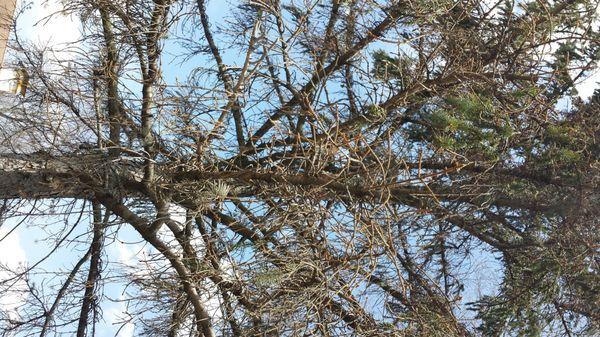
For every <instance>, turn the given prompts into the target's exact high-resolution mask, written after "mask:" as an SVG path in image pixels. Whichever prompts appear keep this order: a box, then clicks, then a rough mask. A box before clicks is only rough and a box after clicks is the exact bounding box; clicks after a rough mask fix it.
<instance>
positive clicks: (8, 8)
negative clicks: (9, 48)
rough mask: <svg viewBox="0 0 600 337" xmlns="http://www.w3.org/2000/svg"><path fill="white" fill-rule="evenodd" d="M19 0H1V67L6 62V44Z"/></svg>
mask: <svg viewBox="0 0 600 337" xmlns="http://www.w3.org/2000/svg"><path fill="white" fill-rule="evenodd" d="M16 4H17V0H0V65H2V62H3V61H4V53H5V52H6V43H7V42H8V35H9V33H10V27H11V25H12V18H13V15H14V13H15V7H16Z"/></svg>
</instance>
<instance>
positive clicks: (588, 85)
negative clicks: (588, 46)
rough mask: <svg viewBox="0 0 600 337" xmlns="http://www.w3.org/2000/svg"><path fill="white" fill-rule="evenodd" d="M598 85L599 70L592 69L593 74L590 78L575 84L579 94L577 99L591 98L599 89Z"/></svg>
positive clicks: (599, 80)
mask: <svg viewBox="0 0 600 337" xmlns="http://www.w3.org/2000/svg"><path fill="white" fill-rule="evenodd" d="M599 83H600V69H594V72H593V73H592V75H591V76H589V77H588V78H586V79H585V80H583V81H581V82H579V83H577V91H578V92H579V97H581V98H584V99H586V98H589V97H591V96H592V94H593V93H594V90H596V89H600V85H599Z"/></svg>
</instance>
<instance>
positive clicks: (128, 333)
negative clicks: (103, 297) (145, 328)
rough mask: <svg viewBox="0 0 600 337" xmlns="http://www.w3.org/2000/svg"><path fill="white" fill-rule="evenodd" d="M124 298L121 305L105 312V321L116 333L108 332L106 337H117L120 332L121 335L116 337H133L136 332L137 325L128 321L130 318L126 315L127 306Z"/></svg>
mask: <svg viewBox="0 0 600 337" xmlns="http://www.w3.org/2000/svg"><path fill="white" fill-rule="evenodd" d="M124 300H125V299H124V298H123V297H121V298H120V301H122V302H120V303H119V304H117V305H115V306H112V307H110V308H108V309H107V310H105V312H104V320H105V321H106V323H107V324H108V325H109V326H112V327H113V328H112V329H111V330H114V332H111V333H109V332H108V331H105V332H106V335H107V336H108V335H110V336H115V334H114V333H115V332H116V331H117V330H118V331H119V333H118V334H117V335H116V336H118V337H133V335H134V332H135V324H134V323H133V322H131V321H130V320H128V316H127V314H126V311H127V310H126V309H127V308H126V306H125V302H124Z"/></svg>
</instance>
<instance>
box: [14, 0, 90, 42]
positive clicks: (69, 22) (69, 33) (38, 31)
mask: <svg viewBox="0 0 600 337" xmlns="http://www.w3.org/2000/svg"><path fill="white" fill-rule="evenodd" d="M20 2H21V5H23V4H29V6H28V7H27V9H26V10H25V12H24V13H23V14H22V15H21V16H20V17H19V18H18V19H17V29H18V33H19V34H21V35H22V36H23V37H25V38H27V39H28V40H30V41H32V42H34V43H37V44H41V45H47V46H48V47H50V48H51V49H52V50H54V51H56V52H61V51H63V50H65V49H66V48H68V47H69V46H71V45H72V44H73V43H74V42H76V41H77V40H79V39H80V38H81V33H80V31H79V21H78V19H77V18H76V17H75V16H72V15H64V14H62V13H61V12H62V11H63V10H64V5H63V4H62V3H61V1H60V0H32V1H27V0H23V1H20Z"/></svg>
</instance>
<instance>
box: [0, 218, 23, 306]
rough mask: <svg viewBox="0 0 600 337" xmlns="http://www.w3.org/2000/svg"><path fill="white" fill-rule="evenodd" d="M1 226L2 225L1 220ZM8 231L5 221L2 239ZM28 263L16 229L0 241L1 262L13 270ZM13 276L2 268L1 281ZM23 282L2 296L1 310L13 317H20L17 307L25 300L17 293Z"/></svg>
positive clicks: (0, 300) (0, 271)
mask: <svg viewBox="0 0 600 337" xmlns="http://www.w3.org/2000/svg"><path fill="white" fill-rule="evenodd" d="M0 226H2V222H1V221H0ZM8 231H9V229H7V226H6V223H5V224H4V226H2V227H0V239H1V238H3V237H4V236H5V235H6V234H8ZM26 263H27V255H26V254H25V250H24V249H23V247H22V246H21V239H20V237H19V232H18V230H16V231H14V232H12V233H11V234H10V235H8V236H6V238H4V240H2V241H0V264H2V265H3V266H4V267H7V268H10V269H11V270H14V269H16V268H19V267H20V266H22V265H25V264H26ZM12 276H14V275H13V274H12V273H9V272H8V271H6V270H2V269H0V282H1V281H3V280H6V279H9V278H11V277H12ZM23 282H24V281H21V282H17V283H16V284H14V285H12V286H11V290H12V291H16V292H9V293H4V294H2V296H0V310H3V311H4V310H5V311H6V312H7V314H8V315H9V317H11V318H16V317H18V312H17V308H18V307H19V306H20V305H22V304H23V303H24V301H25V298H24V297H23V295H21V294H19V293H17V292H18V291H19V290H21V289H22V288H23V286H24V284H23Z"/></svg>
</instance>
